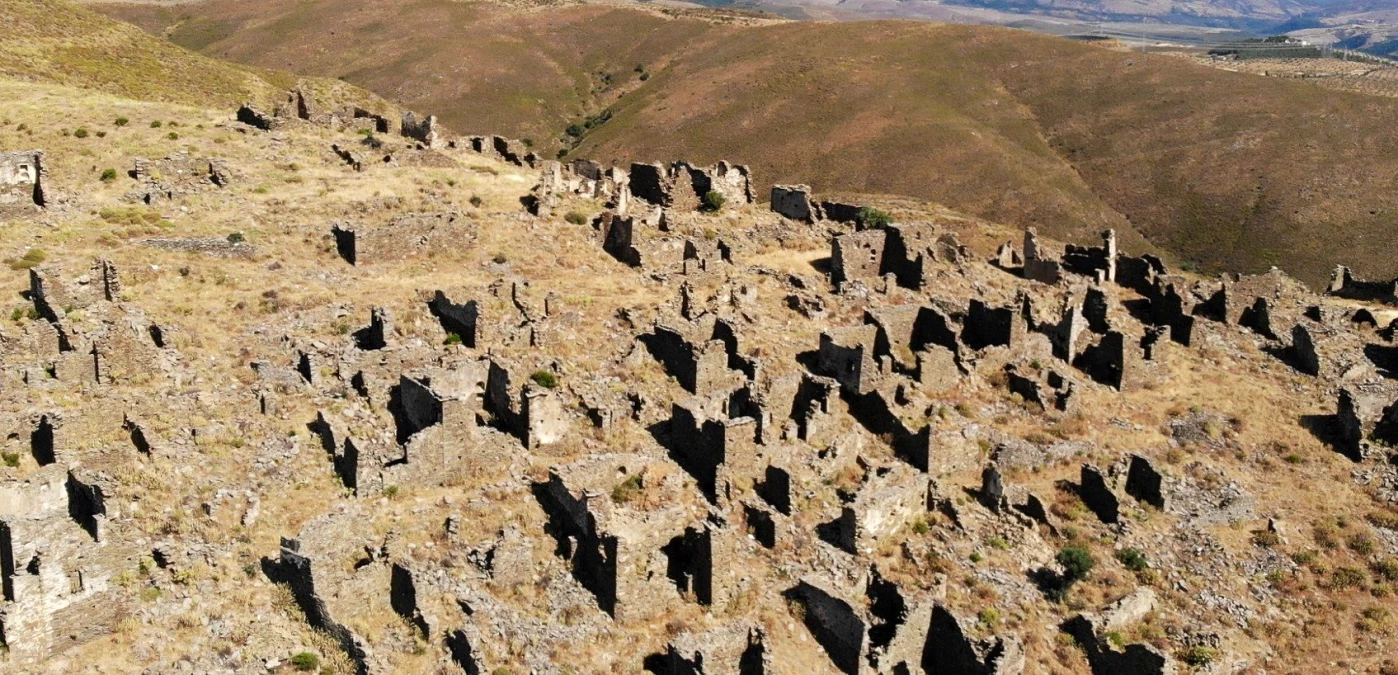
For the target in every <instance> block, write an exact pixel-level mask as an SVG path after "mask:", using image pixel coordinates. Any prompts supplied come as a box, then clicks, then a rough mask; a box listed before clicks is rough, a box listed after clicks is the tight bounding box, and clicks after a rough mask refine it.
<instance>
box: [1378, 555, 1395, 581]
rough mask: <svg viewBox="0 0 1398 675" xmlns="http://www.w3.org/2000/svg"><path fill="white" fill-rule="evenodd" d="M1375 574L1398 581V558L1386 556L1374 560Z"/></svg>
mask: <svg viewBox="0 0 1398 675" xmlns="http://www.w3.org/2000/svg"><path fill="white" fill-rule="evenodd" d="M1373 570H1374V574H1375V575H1376V576H1379V577H1382V578H1383V579H1384V580H1385V581H1398V558H1384V559H1383V560H1378V561H1375V562H1374V565H1373Z"/></svg>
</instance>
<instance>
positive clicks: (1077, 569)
mask: <svg viewBox="0 0 1398 675" xmlns="http://www.w3.org/2000/svg"><path fill="white" fill-rule="evenodd" d="M1058 564H1059V565H1062V566H1063V578H1064V579H1065V580H1067V581H1068V582H1069V583H1072V582H1075V581H1080V580H1082V579H1086V578H1087V575H1088V574H1090V573H1091V572H1092V568H1093V567H1096V566H1097V561H1096V560H1094V559H1093V558H1092V553H1091V552H1089V551H1088V550H1087V549H1085V548H1083V547H1081V546H1065V547H1063V548H1062V549H1060V550H1059V551H1058Z"/></svg>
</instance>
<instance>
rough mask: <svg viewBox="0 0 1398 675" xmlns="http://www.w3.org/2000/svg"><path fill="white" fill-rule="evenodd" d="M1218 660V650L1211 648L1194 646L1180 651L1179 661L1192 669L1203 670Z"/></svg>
mask: <svg viewBox="0 0 1398 675" xmlns="http://www.w3.org/2000/svg"><path fill="white" fill-rule="evenodd" d="M1216 659H1218V650H1217V649H1214V648H1213V647H1204V646H1200V645H1196V646H1193V647H1186V648H1184V649H1183V650H1181V651H1180V660H1181V661H1184V662H1185V664H1187V665H1189V666H1192V667H1194V668H1203V667H1204V666H1207V665H1209V664H1211V663H1213V662H1214V661H1215V660H1216Z"/></svg>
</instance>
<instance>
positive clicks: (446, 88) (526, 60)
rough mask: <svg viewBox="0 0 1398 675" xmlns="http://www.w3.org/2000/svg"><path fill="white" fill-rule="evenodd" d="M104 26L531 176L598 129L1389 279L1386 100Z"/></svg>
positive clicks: (398, 31)
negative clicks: (250, 71)
mask: <svg viewBox="0 0 1398 675" xmlns="http://www.w3.org/2000/svg"><path fill="white" fill-rule="evenodd" d="M98 7H99V8H101V9H102V10H103V11H107V12H109V13H112V14H114V15H116V16H121V17H130V18H132V19H133V20H136V21H138V22H139V23H141V25H143V26H145V27H146V28H147V29H148V30H151V31H152V32H154V33H156V34H168V35H169V38H170V39H171V40H173V41H174V42H176V43H177V44H183V45H186V46H189V47H191V48H196V49H199V50H200V51H202V52H204V53H206V54H209V55H213V56H217V57H219V58H228V59H232V60H234V61H238V62H242V63H249V64H255V65H258V66H262V67H268V68H279V69H289V70H295V71H296V72H300V73H304V74H314V75H319V76H323V77H343V78H345V79H347V80H348V81H350V82H353V83H356V84H359V85H361V86H364V87H366V88H368V89H370V90H372V91H375V92H376V93H379V94H381V95H383V96H386V97H388V98H391V99H393V100H395V101H397V102H399V103H402V104H404V105H406V106H409V107H416V108H420V109H424V110H432V111H436V112H437V113H438V114H439V115H441V116H442V118H443V120H444V121H445V122H447V123H448V124H449V125H451V126H452V127H453V128H455V129H457V130H458V131H461V132H464V133H500V134H505V135H508V136H512V137H517V138H530V139H532V140H534V141H535V142H536V144H537V146H538V147H539V148H540V149H541V151H542V152H545V153H552V152H554V150H555V149H556V148H557V147H558V145H559V140H558V139H559V138H561V137H563V131H564V129H565V128H567V127H568V126H569V125H571V124H577V123H582V122H584V121H585V120H586V119H587V118H588V117H589V116H595V115H598V114H600V113H601V112H602V111H603V110H605V109H610V110H612V111H613V112H614V113H615V114H614V115H613V117H612V118H611V120H610V121H608V122H606V123H604V124H602V125H601V126H599V127H597V128H596V129H594V130H593V131H591V132H590V133H588V134H587V135H586V136H585V138H584V142H583V143H582V145H581V147H580V148H579V149H578V150H577V151H575V152H574V156H585V157H592V158H597V159H604V160H613V159H617V160H626V161H631V160H638V161H653V160H656V159H665V158H674V157H683V158H686V159H688V160H691V161H695V162H702V163H709V162H712V161H714V160H717V159H719V158H722V157H728V158H740V159H739V161H743V162H746V163H748V164H751V165H752V166H753V167H754V168H755V169H756V171H757V176H758V178H759V180H760V181H762V182H763V183H765V182H767V181H772V182H789V181H808V182H811V183H813V184H814V185H815V187H817V188H818V189H822V190H848V191H856V192H877V193H886V194H901V195H907V196H912V197H916V198H921V199H925V200H931V201H936V202H939V203H943V204H947V205H948V206H950V207H952V208H956V209H959V210H961V211H964V212H967V213H972V214H975V215H977V216H979V217H983V218H987V219H990V220H994V221H996V222H1003V223H1007V224H1011V225H1016V226H1020V227H1023V226H1027V225H1036V226H1038V227H1039V228H1040V229H1042V230H1044V231H1045V232H1046V233H1049V234H1052V235H1054V236H1057V237H1060V238H1064V239H1069V240H1075V241H1089V240H1091V239H1092V237H1093V235H1094V234H1095V232H1096V231H1097V230H1099V229H1101V228H1103V227H1108V226H1110V227H1114V228H1116V229H1117V230H1118V231H1119V232H1121V233H1122V237H1123V241H1125V242H1126V243H1127V244H1128V245H1131V246H1133V247H1135V248H1141V247H1144V246H1146V245H1147V243H1146V242H1148V243H1149V245H1153V246H1155V247H1158V248H1159V249H1161V250H1163V251H1165V252H1168V253H1170V254H1172V255H1174V256H1176V257H1177V258H1178V259H1179V260H1181V261H1187V262H1190V263H1191V264H1194V265H1197V266H1198V267H1199V269H1201V270H1205V271H1221V270H1245V271H1253V272H1256V271H1265V270H1266V269H1267V268H1268V267H1270V266H1272V265H1279V266H1282V267H1283V268H1285V269H1286V270H1288V271H1289V272H1290V273H1292V274H1294V275H1296V276H1298V277H1299V278H1301V279H1303V280H1305V281H1307V282H1309V283H1311V284H1313V285H1316V284H1320V283H1323V281H1324V280H1325V278H1326V275H1327V274H1328V273H1329V270H1330V268H1331V267H1332V266H1333V265H1334V264H1335V263H1337V262H1345V263H1347V264H1350V265H1353V266H1355V267H1356V268H1357V269H1359V270H1360V272H1361V273H1362V274H1363V275H1364V276H1368V277H1374V278H1378V277H1391V276H1394V275H1395V274H1398V267H1395V266H1394V265H1393V263H1392V261H1391V260H1390V259H1389V256H1387V255H1386V254H1385V253H1384V251H1383V248H1382V246H1381V243H1382V242H1383V241H1384V240H1385V237H1386V236H1387V231H1388V229H1389V228H1391V227H1392V225H1393V223H1394V220H1395V218H1398V203H1395V199H1398V198H1396V197H1395V196H1394V195H1398V184H1395V182H1396V181H1398V178H1395V176H1398V166H1395V165H1394V162H1395V161H1398V160H1395V159H1394V158H1395V157H1398V147H1395V145H1394V144H1395V140H1394V135H1393V134H1392V133H1391V125H1392V120H1393V119H1395V118H1398V103H1395V102H1394V101H1393V100H1391V99H1389V98H1386V97H1385V98H1377V97H1368V96H1364V95H1360V94H1351V93H1336V92H1334V91H1331V90H1328V89H1320V88H1317V87H1314V86H1312V85H1311V83H1309V82H1297V81H1285V80H1281V79H1279V78H1258V77H1255V76H1249V75H1246V74H1240V73H1228V72H1221V71H1219V70H1216V69H1213V68H1209V67H1206V66H1203V65H1199V64H1192V63H1189V62H1186V61H1183V60H1180V59H1176V58H1171V57H1168V56H1157V55H1139V54H1126V53H1122V52H1119V51H1115V50H1112V49H1108V48H1104V47H1102V46H1096V45H1088V44H1082V43H1074V42H1069V41H1064V40H1059V39H1056V38H1052V37H1048V36H1044V35H1037V34H1033V33H1028V32H1024V31H1015V30H1009V29H1001V28H988V27H977V26H946V25H935V24H927V23H918V22H854V23H850V22H842V23H815V22H796V23H788V22H781V23H774V22H771V21H758V20H754V19H749V18H734V17H723V16H722V15H718V16H715V15H714V13H712V12H704V13H693V12H688V11H667V12H657V11H652V10H647V9H644V8H626V7H616V6H612V5H588V4H582V5H569V6H564V7H558V8H550V9H547V10H537V11H528V12H519V11H515V10H511V9H508V8H506V7H502V6H499V5H494V4H489V3H456V2H445V1H441V0H434V1H429V2H414V3H411V4H404V3H398V4H395V3H375V4H373V5H364V4H363V3H358V2H349V1H341V0H333V1H328V2H320V3H316V4H314V5H308V4H298V3H285V2H279V1H277V0H257V1H254V2H227V1H223V0H209V1H207V2H202V3H194V4H182V5H178V6H174V7H170V8H161V9H152V8H150V7H149V6H146V5H139V6H128V5H99V6H98ZM462 34H469V35H471V37H472V39H470V40H462V39H460V36H461V35H462ZM638 66H639V67H640V71H639V72H638V71H637V67H638ZM642 75H645V77H646V79H645V80H644V81H641V80H640V78H641V77H642ZM1337 232H1338V233H1342V236H1338V237H1336V236H1332V234H1333V233H1337Z"/></svg>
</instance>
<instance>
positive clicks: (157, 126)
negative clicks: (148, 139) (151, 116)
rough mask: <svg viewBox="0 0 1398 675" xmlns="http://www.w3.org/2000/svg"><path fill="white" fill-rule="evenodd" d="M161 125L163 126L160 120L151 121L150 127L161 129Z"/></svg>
mask: <svg viewBox="0 0 1398 675" xmlns="http://www.w3.org/2000/svg"><path fill="white" fill-rule="evenodd" d="M160 127H161V123H160V120H155V121H154V122H151V123H150V128H152V129H159V128H160Z"/></svg>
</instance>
